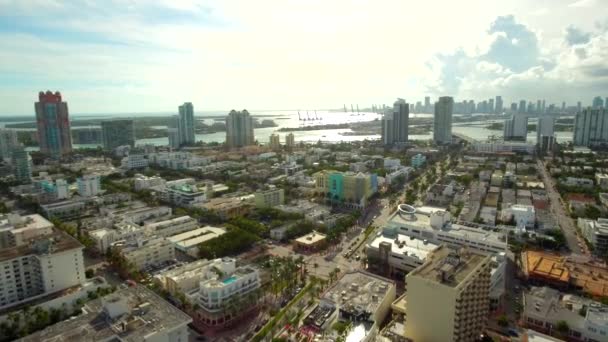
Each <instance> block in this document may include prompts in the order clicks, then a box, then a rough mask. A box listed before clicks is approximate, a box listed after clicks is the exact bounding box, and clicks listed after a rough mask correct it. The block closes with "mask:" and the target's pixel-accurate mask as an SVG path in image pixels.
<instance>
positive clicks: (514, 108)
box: [511, 102, 517, 113]
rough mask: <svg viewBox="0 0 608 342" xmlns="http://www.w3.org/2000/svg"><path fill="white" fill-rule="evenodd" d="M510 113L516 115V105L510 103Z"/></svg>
mask: <svg viewBox="0 0 608 342" xmlns="http://www.w3.org/2000/svg"><path fill="white" fill-rule="evenodd" d="M511 113H517V103H515V102H512V103H511Z"/></svg>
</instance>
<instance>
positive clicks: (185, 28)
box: [0, 0, 608, 116]
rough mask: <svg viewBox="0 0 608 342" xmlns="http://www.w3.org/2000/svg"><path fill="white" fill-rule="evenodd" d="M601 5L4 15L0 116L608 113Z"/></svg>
mask: <svg viewBox="0 0 608 342" xmlns="http://www.w3.org/2000/svg"><path fill="white" fill-rule="evenodd" d="M607 9H608V0H527V1H524V0H510V1H504V0H497V1H494V0H479V1H478V0H459V1H447V0H444V1H437V0H424V1H413V0H407V1H406V0H394V1H392V0H372V1H357V0H332V1H328V0H322V1H321V0H298V1H296V0H255V1H251V0H221V1H195V0H192V1H190V0H104V1H92V0H88V1H87V0H82V1H59V0H0V115H4V116H6V115H30V114H32V115H33V111H34V102H35V101H36V100H37V94H38V91H41V90H47V89H49V90H52V91H55V90H59V91H61V93H62V94H63V97H64V100H65V101H67V102H68V105H69V108H70V112H71V113H78V114H82V113H129V112H137V113H141V112H162V111H176V110H177V106H178V105H179V104H181V103H183V102H186V101H190V102H193V104H194V108H195V111H197V110H198V111H211V110H220V111H221V110H226V111H229V110H230V109H232V108H235V109H243V108H247V109H250V110H252V109H254V110H255V109H257V110H261V109H327V108H341V107H342V106H343V104H347V106H348V105H349V104H359V106H360V107H361V108H363V107H369V106H371V105H372V104H383V103H384V104H390V103H392V102H393V101H394V100H395V98H397V97H400V98H405V99H406V100H407V101H408V102H414V103H415V102H416V101H419V100H422V99H423V97H424V96H427V95H428V96H431V97H432V98H435V97H437V96H444V95H450V96H454V97H455V100H456V101H460V100H463V99H475V100H479V99H484V98H490V97H494V96H496V95H502V97H503V99H504V101H505V103H506V104H507V105H508V104H509V103H511V102H516V101H519V99H529V100H533V101H535V100H536V99H547V101H548V102H549V103H552V102H554V103H561V101H566V102H567V103H568V104H575V102H576V101H582V102H583V104H590V103H591V100H592V98H593V97H594V96H598V95H599V96H602V97H608V11H607Z"/></svg>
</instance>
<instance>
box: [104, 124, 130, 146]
mask: <svg viewBox="0 0 608 342" xmlns="http://www.w3.org/2000/svg"><path fill="white" fill-rule="evenodd" d="M101 136H102V140H103V149H104V150H106V151H112V150H114V149H115V148H117V147H118V146H125V145H128V146H131V147H134V146H135V129H134V128H133V120H128V119H113V120H107V121H102V122H101Z"/></svg>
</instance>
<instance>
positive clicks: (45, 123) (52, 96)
mask: <svg viewBox="0 0 608 342" xmlns="http://www.w3.org/2000/svg"><path fill="white" fill-rule="evenodd" d="M35 108H36V126H37V127H38V143H39V144H40V152H42V153H45V154H48V155H50V156H52V157H54V158H59V157H61V156H62V155H64V154H66V153H70V152H72V134H71V132H70V117H69V114H68V104H67V103H66V102H63V101H62V100H61V93H59V92H58V91H56V92H55V93H52V92H51V91H48V90H47V91H46V93H45V92H42V91H41V92H40V93H38V102H36V105H35Z"/></svg>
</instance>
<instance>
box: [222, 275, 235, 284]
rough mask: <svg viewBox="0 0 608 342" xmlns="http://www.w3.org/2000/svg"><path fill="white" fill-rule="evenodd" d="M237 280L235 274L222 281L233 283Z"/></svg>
mask: <svg viewBox="0 0 608 342" xmlns="http://www.w3.org/2000/svg"><path fill="white" fill-rule="evenodd" d="M235 280H236V277H234V276H233V277H230V278H226V279H224V280H223V281H222V283H224V284H231V283H234V281H235Z"/></svg>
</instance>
